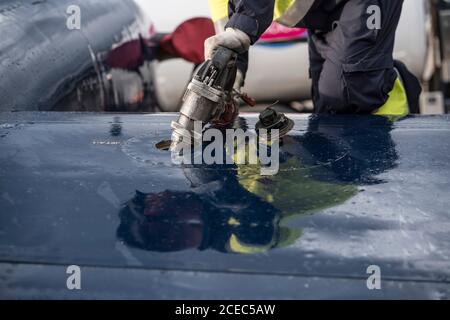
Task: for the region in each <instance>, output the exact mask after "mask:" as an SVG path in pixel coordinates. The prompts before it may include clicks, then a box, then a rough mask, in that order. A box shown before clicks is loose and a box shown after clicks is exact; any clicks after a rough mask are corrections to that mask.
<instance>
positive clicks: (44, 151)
mask: <svg viewBox="0 0 450 320" xmlns="http://www.w3.org/2000/svg"><path fill="white" fill-rule="evenodd" d="M175 118H176V115H151V116H147V115H120V119H114V116H112V115H107V114H106V115H95V114H54V113H34V114H33V113H32V114H22V113H8V114H0V140H1V143H0V260H2V261H17V262H33V263H52V264H63V265H70V264H77V265H93V266H97V265H101V266H112V267H126V268H128V267H142V268H148V269H158V270H161V269H163V270H174V269H177V270H190V271H211V270H212V271H215V272H233V270H240V271H242V272H246V273H258V274H277V275H280V274H286V275H306V276H340V277H359V278H365V279H366V276H367V275H366V268H367V266H368V265H379V266H380V267H381V268H382V270H383V274H384V275H385V276H386V277H391V278H407V279H427V280H433V281H437V280H439V281H441V280H440V279H448V278H449V277H450V272H449V270H450V260H449V259H448V257H449V256H450V245H449V243H450V238H449V236H448V230H450V215H449V211H448V192H449V190H450V140H449V139H448V136H449V132H450V119H449V118H448V117H446V116H443V117H423V118H422V117H420V118H414V117H412V118H409V119H406V120H403V121H399V122H395V123H390V122H389V121H387V120H385V119H383V118H380V117H316V118H312V119H309V118H306V117H304V116H292V118H293V119H294V121H295V127H294V130H293V131H291V132H290V133H289V135H288V136H287V137H285V138H284V139H283V143H282V146H281V148H280V150H281V154H280V170H279V173H278V174H277V175H275V176H264V177H262V176H260V174H259V173H260V170H259V169H260V168H258V166H256V165H255V166H242V165H228V166H219V165H214V166H206V165H197V166H178V165H174V164H173V163H172V162H171V159H170V157H171V154H170V152H162V151H161V150H158V149H157V148H155V145H156V144H157V143H158V142H160V141H162V140H167V139H170V136H171V130H170V123H171V121H173V120H174V119H175ZM246 120H247V124H245V122H244V120H243V119H239V121H238V124H239V127H243V126H244V127H245V126H248V128H254V126H255V124H256V122H257V120H258V119H257V117H255V116H246ZM119 126H120V128H121V129H120V130H119ZM119 132H120V134H118V133H119ZM95 142H99V143H95ZM137 190H138V191H137ZM250 253H251V254H250Z"/></svg>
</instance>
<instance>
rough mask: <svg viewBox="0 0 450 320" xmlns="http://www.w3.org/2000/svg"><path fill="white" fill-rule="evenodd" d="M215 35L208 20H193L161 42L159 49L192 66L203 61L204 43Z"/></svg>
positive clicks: (186, 22)
mask: <svg viewBox="0 0 450 320" xmlns="http://www.w3.org/2000/svg"><path fill="white" fill-rule="evenodd" d="M214 34H215V30H214V24H213V22H212V21H211V19H209V18H194V19H190V20H187V21H185V22H183V23H182V24H181V25H180V26H178V27H177V29H176V30H175V31H174V32H173V33H171V34H168V35H166V36H164V38H163V39H162V40H161V43H160V46H161V48H162V49H163V50H164V51H166V52H168V53H170V54H172V55H174V56H177V57H180V58H183V59H185V60H187V61H190V62H192V63H194V64H200V63H202V62H203V61H204V60H205V54H204V43H205V40H206V39H208V38H209V37H212V36H213V35H214Z"/></svg>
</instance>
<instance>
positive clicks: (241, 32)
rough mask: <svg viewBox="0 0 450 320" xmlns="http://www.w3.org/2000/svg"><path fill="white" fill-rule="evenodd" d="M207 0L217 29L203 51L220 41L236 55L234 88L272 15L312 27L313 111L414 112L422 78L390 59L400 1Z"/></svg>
mask: <svg viewBox="0 0 450 320" xmlns="http://www.w3.org/2000/svg"><path fill="white" fill-rule="evenodd" d="M209 3H210V7H211V10H212V15H213V20H214V21H215V23H216V30H218V31H219V33H218V34H217V35H216V36H213V37H211V38H209V39H207V40H206V42H205V57H206V59H208V58H210V57H211V56H212V54H213V53H214V51H215V50H216V49H217V47H218V46H223V47H227V48H229V49H232V50H235V51H237V52H238V53H239V54H240V58H239V65H238V67H239V70H240V72H239V75H238V77H237V80H236V81H237V83H236V84H235V88H237V89H239V88H240V87H241V86H242V85H243V82H244V78H245V74H246V72H247V65H248V53H247V51H248V49H249V47H250V46H251V45H253V44H254V43H255V42H257V41H258V39H259V38H260V36H261V35H262V34H263V33H264V31H265V30H266V29H267V28H268V27H269V26H270V24H271V23H272V21H273V20H274V18H275V19H276V21H277V22H278V23H281V24H284V25H286V26H289V27H303V28H307V29H308V30H309V54H310V78H311V79H312V98H313V102H314V108H315V112H316V113H327V114H378V115H394V116H405V115H407V114H408V113H418V112H419V102H418V101H419V95H420V92H421V87H420V84H419V82H418V80H417V79H416V78H415V77H414V76H413V75H412V74H411V73H410V72H409V71H408V70H407V68H406V67H405V65H404V64H402V63H401V62H399V61H394V58H393V50H394V42H395V33H396V30H397V26H398V23H399V19H400V16H401V12H402V5H403V0H396V1H392V0H230V1H227V0H209ZM225 4H226V5H225ZM224 16H225V17H224ZM221 30H224V31H223V32H220V31H221ZM274 65H275V66H276V61H274ZM271 67H274V66H271ZM293 72H295V71H293Z"/></svg>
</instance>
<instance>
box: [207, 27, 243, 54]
mask: <svg viewBox="0 0 450 320" xmlns="http://www.w3.org/2000/svg"><path fill="white" fill-rule="evenodd" d="M250 44H251V40H250V37H249V36H248V35H247V34H246V33H245V32H243V31H241V30H239V29H233V28H227V29H226V30H225V32H222V33H219V34H217V35H215V36H213V37H210V38H208V39H206V41H205V59H206V60H210V59H211V58H212V56H213V55H214V52H215V51H216V50H217V48H218V47H225V48H228V49H231V50H233V51H236V52H237V53H239V54H241V53H244V52H246V51H248V49H249V48H250Z"/></svg>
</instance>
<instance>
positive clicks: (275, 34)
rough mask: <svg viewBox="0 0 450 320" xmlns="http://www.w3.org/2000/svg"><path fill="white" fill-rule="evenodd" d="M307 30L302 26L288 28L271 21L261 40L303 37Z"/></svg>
mask: <svg viewBox="0 0 450 320" xmlns="http://www.w3.org/2000/svg"><path fill="white" fill-rule="evenodd" d="M306 35H307V30H306V29H302V28H289V27H285V26H283V25H281V24H279V23H277V22H273V23H272V24H271V25H270V27H269V29H267V30H266V32H265V33H264V34H263V35H262V36H261V39H260V41H261V42H285V41H295V40H299V39H305V38H306Z"/></svg>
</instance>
